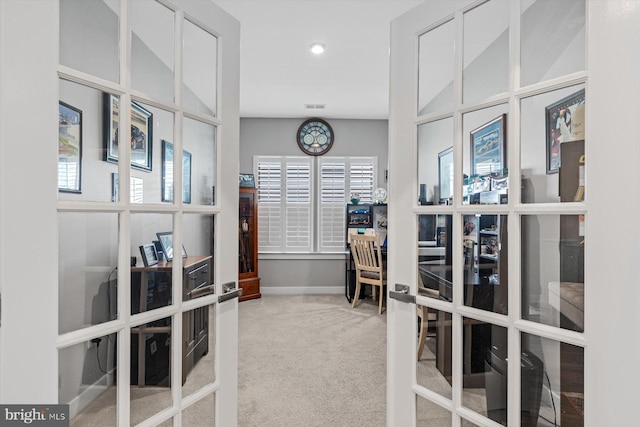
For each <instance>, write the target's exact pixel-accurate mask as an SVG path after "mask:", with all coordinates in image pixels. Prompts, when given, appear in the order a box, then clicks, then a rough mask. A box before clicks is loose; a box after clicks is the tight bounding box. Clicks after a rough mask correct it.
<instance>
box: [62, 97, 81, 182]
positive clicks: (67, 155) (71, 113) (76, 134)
mask: <svg viewBox="0 0 640 427" xmlns="http://www.w3.org/2000/svg"><path fill="white" fill-rule="evenodd" d="M81 184H82V111H80V110H78V109H77V108H75V107H72V106H71V105H69V104H65V103H64V102H62V101H60V102H59V103H58V191H61V192H65V193H81V188H80V186H81Z"/></svg>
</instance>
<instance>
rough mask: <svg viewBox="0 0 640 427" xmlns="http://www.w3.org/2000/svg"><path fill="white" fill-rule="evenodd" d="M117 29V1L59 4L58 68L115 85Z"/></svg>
mask: <svg viewBox="0 0 640 427" xmlns="http://www.w3.org/2000/svg"><path fill="white" fill-rule="evenodd" d="M119 25H120V1H119V0H113V1H105V0H83V1H77V0H60V64H61V65H64V66H67V67H71V68H74V69H76V70H78V71H82V72H83V73H87V74H91V75H93V76H96V77H100V78H102V79H106V80H109V81H112V82H118V81H119V80H120V69H119V68H120V67H119V64H120V48H119V40H120V37H119V35H120V32H119Z"/></svg>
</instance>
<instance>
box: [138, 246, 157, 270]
mask: <svg viewBox="0 0 640 427" xmlns="http://www.w3.org/2000/svg"><path fill="white" fill-rule="evenodd" d="M140 255H142V262H143V263H144V266H145V267H150V266H152V265H156V264H157V263H158V262H159V261H160V258H159V257H158V252H157V251H156V245H154V244H153V243H145V244H144V245H141V246H140Z"/></svg>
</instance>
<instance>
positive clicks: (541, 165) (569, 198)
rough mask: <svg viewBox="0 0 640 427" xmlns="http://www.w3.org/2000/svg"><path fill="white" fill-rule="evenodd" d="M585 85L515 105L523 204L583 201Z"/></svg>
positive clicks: (543, 94)
mask: <svg viewBox="0 0 640 427" xmlns="http://www.w3.org/2000/svg"><path fill="white" fill-rule="evenodd" d="M585 100H586V98H585V85H583V84H582V85H574V86H570V87H566V88H563V89H558V90H553V91H551V92H545V93H542V94H540V95H536V96H531V97H528V98H523V99H522V100H521V101H520V168H521V175H522V178H521V185H522V196H521V200H522V203H558V202H561V203H563V202H581V201H583V200H584V199H585V193H586V192H585V190H586V186H585V184H586V183H585V160H586V159H585V156H584V154H585V143H586V137H587V135H586V130H587V129H586V127H585V117H586V116H585V114H586V103H585Z"/></svg>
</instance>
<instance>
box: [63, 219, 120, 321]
mask: <svg viewBox="0 0 640 427" xmlns="http://www.w3.org/2000/svg"><path fill="white" fill-rule="evenodd" d="M118 229H119V224H118V214H117V213H93V212H91V213H85V212H61V213H59V214H58V283H59V291H58V330H59V333H61V334H63V333H65V332H71V331H74V330H77V329H81V328H84V327H88V326H91V325H98V324H100V323H104V322H108V321H110V320H115V319H117V318H118V304H117V299H118V296H117V290H118V277H117V271H116V267H117V266H118Z"/></svg>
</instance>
